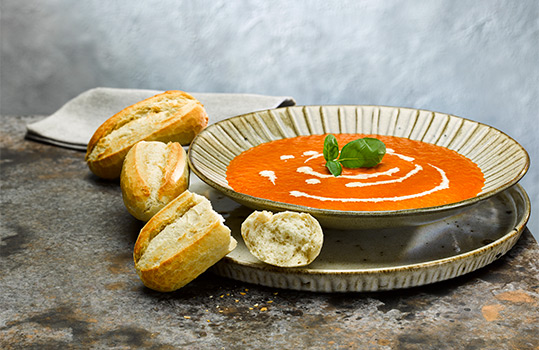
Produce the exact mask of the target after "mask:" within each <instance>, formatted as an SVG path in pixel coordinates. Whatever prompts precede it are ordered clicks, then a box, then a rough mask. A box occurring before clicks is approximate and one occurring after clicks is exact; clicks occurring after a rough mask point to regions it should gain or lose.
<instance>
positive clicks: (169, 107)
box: [86, 91, 208, 179]
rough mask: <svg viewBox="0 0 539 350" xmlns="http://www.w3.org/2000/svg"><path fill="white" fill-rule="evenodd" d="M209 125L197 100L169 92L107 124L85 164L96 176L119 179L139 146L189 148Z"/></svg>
mask: <svg viewBox="0 0 539 350" xmlns="http://www.w3.org/2000/svg"><path fill="white" fill-rule="evenodd" d="M207 124H208V115H207V114H206V110H205V109H204V107H203V106H202V104H201V103H200V102H199V101H198V100H197V99H195V98H194V97H193V96H191V95H189V94H188V93H185V92H182V91H167V92H164V93H161V94H158V95H155V96H153V97H150V98H148V99H146V100H143V101H140V102H138V103H135V104H134V105H132V106H130V107H127V108H125V109H123V110H122V111H120V112H118V113H117V114H115V115H113V116H112V117H110V118H109V119H108V120H107V121H105V122H104V123H103V124H102V125H101V126H100V127H99V128H98V129H97V130H96V131H95V133H94V135H93V136H92V138H91V140H90V142H89V143H88V149H87V152H86V162H87V163H88V166H89V168H90V170H91V171H92V172H93V173H94V174H96V175H97V176H99V177H102V178H107V179H114V178H118V177H119V176H120V173H121V170H122V163H123V161H124V158H125V156H126V154H127V152H128V151H129V149H130V148H131V147H133V146H134V145H135V144H136V143H137V142H139V141H142V140H145V141H163V142H179V143H181V144H182V145H183V144H188V143H190V142H191V141H192V140H193V138H194V137H195V135H197V134H198V133H199V132H200V131H201V130H202V129H204V128H205V127H206V125H207Z"/></svg>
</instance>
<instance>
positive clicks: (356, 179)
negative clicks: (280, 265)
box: [227, 134, 485, 211]
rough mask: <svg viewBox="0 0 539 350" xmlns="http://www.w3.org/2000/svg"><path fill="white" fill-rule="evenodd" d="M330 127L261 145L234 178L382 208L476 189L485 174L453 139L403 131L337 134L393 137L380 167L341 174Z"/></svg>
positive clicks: (343, 138)
mask: <svg viewBox="0 0 539 350" xmlns="http://www.w3.org/2000/svg"><path fill="white" fill-rule="evenodd" d="M325 136H326V135H311V136H298V137H294V138H288V139H282V140H276V141H272V142H268V143H264V144H261V145H258V146H256V147H253V148H251V149H249V150H247V151H245V152H243V153H241V154H240V155H238V156H237V157H236V158H234V159H233V160H232V162H231V163H230V165H229V166H228V168H227V181H228V184H229V185H230V186H231V187H232V188H233V189H234V190H235V191H237V192H241V193H245V194H248V195H251V196H255V197H260V198H265V199H270V200H273V201H278V202H284V203H290V204H297V205H302V206H307V207H312V208H322V209H335V210H353V211H375V210H376V211H380V210H400V209H411V208H424V207H431V206H439V205H443V204H448V203H454V202H458V201H461V200H464V199H468V198H472V197H474V196H476V195H477V194H478V193H479V192H480V191H481V189H482V187H483V184H484V182H485V179H484V177H483V173H482V172H481V170H480V169H479V167H478V166H477V165H476V164H475V163H473V162H472V161H471V160H469V159H468V158H466V157H464V156H462V155H460V154H458V153H457V152H455V151H452V150H450V149H448V148H445V147H440V146H437V145H434V144H429V143H425V142H421V141H414V140H409V139H406V138H401V137H393V136H380V135H359V134H336V135H335V136H336V138H337V140H338V143H339V147H340V148H342V146H344V145H345V144H346V143H348V142H350V141H353V140H355V139H358V138H362V137H376V138H378V139H379V140H381V141H382V142H384V143H385V145H386V154H385V156H384V158H383V159H382V162H381V163H379V164H378V165H377V166H375V167H373V168H356V169H348V168H343V171H342V174H341V175H340V176H338V177H335V176H333V175H332V174H331V173H330V172H329V171H328V170H327V168H326V166H325V163H326V161H325V159H324V156H323V154H322V150H323V147H324V138H325Z"/></svg>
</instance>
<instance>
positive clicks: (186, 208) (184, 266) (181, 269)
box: [133, 191, 237, 292]
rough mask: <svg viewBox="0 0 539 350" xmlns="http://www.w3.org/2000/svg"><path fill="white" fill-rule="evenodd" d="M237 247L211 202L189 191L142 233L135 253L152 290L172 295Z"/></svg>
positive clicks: (144, 280) (156, 216)
mask: <svg viewBox="0 0 539 350" xmlns="http://www.w3.org/2000/svg"><path fill="white" fill-rule="evenodd" d="M236 243H237V242H236V240H235V239H234V238H232V236H231V235H230V229H229V228H228V227H226V226H225V225H224V224H223V218H222V217H221V216H220V215H219V214H217V213H216V212H215V211H214V210H213V208H212V207H211V203H210V201H209V200H208V199H206V198H205V197H203V196H200V195H197V194H194V193H192V192H189V191H185V192H184V193H182V194H181V195H180V196H178V197H177V198H176V199H174V200H173V201H172V202H170V203H169V204H168V205H167V206H165V207H164V208H163V209H162V210H161V211H159V212H158V213H157V214H155V216H154V217H152V218H151V219H150V221H148V222H147V223H146V225H145V226H144V227H143V228H142V230H141V231H140V234H139V236H138V239H137V242H136V244H135V249H134V252H133V257H134V260H135V268H136V270H137V273H138V275H139V276H140V279H141V280H142V282H143V283H144V285H146V286H147V287H148V288H151V289H154V290H157V291H161V292H170V291H174V290H177V289H179V288H181V287H183V286H185V285H186V284H187V283H189V282H191V281H192V280H194V279H195V278H196V277H198V276H199V275H200V274H201V273H203V272H204V271H206V270H207V269H208V268H209V267H211V266H212V265H214V264H215V263H217V262H218V261H219V260H220V259H222V258H223V257H224V256H225V255H226V254H228V253H229V252H231V251H232V250H233V249H234V248H235V247H236Z"/></svg>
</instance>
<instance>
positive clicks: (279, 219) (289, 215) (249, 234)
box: [241, 211, 324, 267]
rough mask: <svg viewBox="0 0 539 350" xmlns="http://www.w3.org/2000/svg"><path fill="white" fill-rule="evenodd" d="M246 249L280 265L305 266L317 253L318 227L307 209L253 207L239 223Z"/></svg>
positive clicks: (319, 246) (319, 243) (321, 239)
mask: <svg viewBox="0 0 539 350" xmlns="http://www.w3.org/2000/svg"><path fill="white" fill-rule="evenodd" d="M241 235H242V237H243V240H244V241H245V245H246V246H247V249H249V251H250V252H251V253H252V254H253V255H254V256H255V257H257V258H258V259H259V260H261V261H263V262H265V263H267V264H270V265H275V266H280V267H298V266H305V265H308V264H310V263H311V262H313V261H314V260H315V259H316V257H317V256H318V255H319V254H320V250H321V249H322V244H323V242H324V234H323V232H322V227H320V224H319V223H318V221H317V220H316V219H315V218H313V217H312V216H311V215H310V214H307V213H296V212H281V213H277V214H275V215H274V214H273V213H271V212H269V211H255V212H253V213H252V214H251V215H249V217H247V219H245V221H244V222H243V224H242V225H241Z"/></svg>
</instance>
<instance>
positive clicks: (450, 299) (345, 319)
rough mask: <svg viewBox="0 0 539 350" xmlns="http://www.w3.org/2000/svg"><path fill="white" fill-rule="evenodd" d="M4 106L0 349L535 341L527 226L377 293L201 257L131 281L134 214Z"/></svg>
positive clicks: (483, 345)
mask: <svg viewBox="0 0 539 350" xmlns="http://www.w3.org/2000/svg"><path fill="white" fill-rule="evenodd" d="M38 118H39V117H16V116H3V117H2V127H1V128H0V130H1V132H0V136H1V138H0V140H1V153H0V155H1V160H0V166H1V220H0V221H1V226H0V227H1V232H0V233H1V242H0V305H1V307H0V348H2V349H103V348H104V349H110V348H112V349H133V348H144V349H176V348H188V349H300V348H301V349H303V348H309V349H326V348H327V349H537V347H538V346H539V338H538V337H539V328H538V327H539V326H538V324H539V313H538V309H539V290H538V288H539V277H538V270H539V266H538V265H539V264H538V259H537V257H538V252H539V247H538V245H537V242H536V241H535V240H534V239H533V237H532V235H531V234H530V232H529V231H528V230H526V231H525V232H524V233H523V234H522V236H521V238H520V240H519V241H518V243H517V244H516V246H515V247H514V248H513V249H511V250H510V251H509V252H508V253H507V254H506V255H504V256H503V257H501V258H500V259H498V260H496V261H495V262H493V263H492V264H490V265H488V266H487V267H484V268H482V269H479V270H477V271H474V272H472V273H469V274H466V275H464V276H460V277H457V278H454V279H451V280H447V281H444V282H438V283H435V284H431V285H426V286H422V287H415V288H409V289H401V290H394V291H388V292H377V293H334V294H332V293H314V292H299V291H294V290H284V289H277V288H269V287H262V286H258V285H253V284H248V283H243V282H240V281H235V280H231V279H226V278H222V277H219V276H217V275H215V274H214V273H213V272H212V271H207V272H205V273H204V274H203V275H201V276H200V277H199V278H197V279H196V280H195V281H193V282H192V283H190V284H189V285H187V286H186V287H184V288H182V289H180V290H178V291H176V292H173V293H158V292H154V291H151V290H149V289H147V288H145V287H144V286H143V285H142V283H141V282H140V280H139V278H138V276H137V274H136V272H135V269H134V266H133V258H132V250H133V246H134V242H135V240H136V238H137V234H138V232H139V230H140V229H141V227H142V224H141V223H140V222H139V221H137V220H135V219H134V218H132V217H131V216H130V215H129V214H128V213H127V211H126V210H125V208H124V206H123V202H122V199H121V191H120V188H119V184H118V183H117V182H114V181H113V182H110V181H103V180H100V179H98V178H96V177H95V176H93V175H92V174H91V173H90V172H89V170H88V168H87V166H86V164H85V162H84V154H83V153H82V152H78V151H72V150H67V149H63V148H59V147H55V146H50V145H46V144H41V143H38V142H34V141H29V140H26V139H25V138H24V134H25V125H26V123H29V122H32V121H36V120H38Z"/></svg>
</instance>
